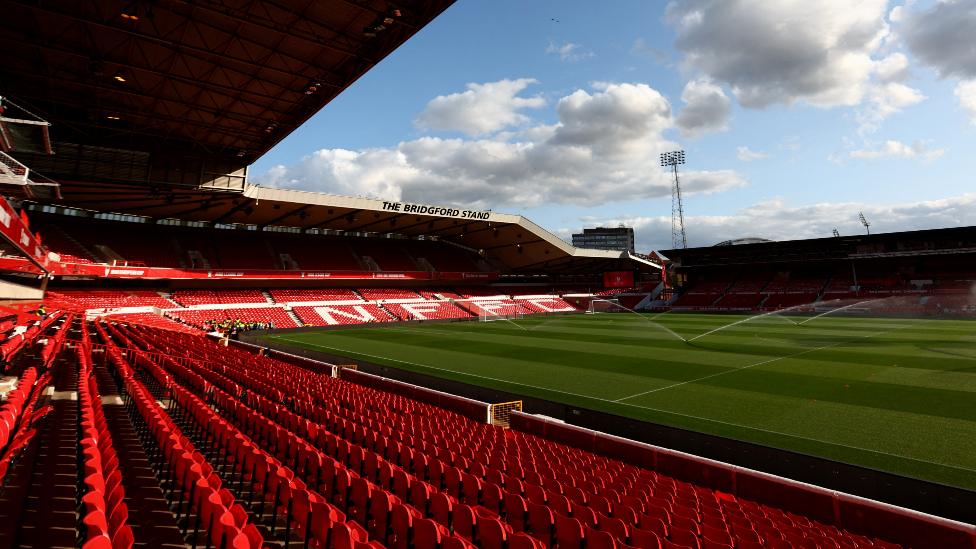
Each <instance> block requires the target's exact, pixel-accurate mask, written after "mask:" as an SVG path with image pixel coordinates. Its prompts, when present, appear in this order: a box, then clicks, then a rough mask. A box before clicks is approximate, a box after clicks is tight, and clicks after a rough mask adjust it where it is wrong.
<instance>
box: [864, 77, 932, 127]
mask: <svg viewBox="0 0 976 549" xmlns="http://www.w3.org/2000/svg"><path fill="white" fill-rule="evenodd" d="M923 100H925V96H924V95H922V92H920V91H918V90H916V89H915V88H911V87H908V86H906V85H904V84H901V83H899V82H887V83H884V84H878V85H873V86H871V88H870V90H869V92H868V99H867V105H865V106H864V107H863V108H860V109H858V111H857V114H856V118H857V121H858V123H859V126H858V133H860V134H862V135H863V134H866V133H870V132H874V131H877V130H878V128H880V127H881V123H882V122H883V121H884V120H885V119H886V118H888V117H889V116H891V115H893V114H895V113H897V112H900V111H901V110H902V109H905V108H907V107H911V106H912V105H916V104H918V103H921V102H922V101H923Z"/></svg>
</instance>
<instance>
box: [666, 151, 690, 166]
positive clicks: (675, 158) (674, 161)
mask: <svg viewBox="0 0 976 549" xmlns="http://www.w3.org/2000/svg"><path fill="white" fill-rule="evenodd" d="M684 163H685V151H671V152H666V153H661V166H662V167H663V166H677V165H679V164H684Z"/></svg>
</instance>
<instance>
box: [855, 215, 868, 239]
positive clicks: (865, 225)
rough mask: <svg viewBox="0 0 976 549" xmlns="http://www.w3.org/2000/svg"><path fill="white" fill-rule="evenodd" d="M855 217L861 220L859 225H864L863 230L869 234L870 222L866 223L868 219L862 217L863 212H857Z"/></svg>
mask: <svg viewBox="0 0 976 549" xmlns="http://www.w3.org/2000/svg"><path fill="white" fill-rule="evenodd" d="M857 218H858V220H860V221H861V225H864V230H865V231H867V232H868V234H869V235H870V234H871V224H870V223H868V219H867V218H866V217H864V212H857Z"/></svg>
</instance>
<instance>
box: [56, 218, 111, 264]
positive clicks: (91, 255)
mask: <svg viewBox="0 0 976 549" xmlns="http://www.w3.org/2000/svg"><path fill="white" fill-rule="evenodd" d="M52 227H53V228H54V229H56V230H57V231H58V232H59V233H61V236H63V237H64V238H65V239H66V240H68V241H69V242H71V243H72V244H74V245H75V246H77V247H78V249H79V250H81V251H83V252H85V255H87V256H88V259H91V260H92V261H94V262H95V263H102V262H104V261H105V259H103V258H101V257H98V256H97V255H95V254H94V253H92V251H91V249H89V248H88V246H85V245H84V244H82V243H81V242H80V241H79V240H78V239H77V238H75V237H74V236H72V235H71V234H69V233H68V231H66V230H64V229H62V228H61V227H58V226H56V225H53V226H52Z"/></svg>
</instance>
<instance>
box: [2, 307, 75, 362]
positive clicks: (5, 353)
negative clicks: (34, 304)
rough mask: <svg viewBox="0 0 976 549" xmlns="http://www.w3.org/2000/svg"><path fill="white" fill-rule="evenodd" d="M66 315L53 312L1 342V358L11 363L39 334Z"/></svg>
mask: <svg viewBox="0 0 976 549" xmlns="http://www.w3.org/2000/svg"><path fill="white" fill-rule="evenodd" d="M63 315H64V313H62V312H61V311H55V312H52V313H51V314H49V315H48V316H47V318H45V319H42V320H39V321H36V322H34V323H33V324H31V325H30V326H29V327H28V328H27V330H26V331H25V332H23V333H21V334H18V335H15V336H13V337H10V338H8V339H6V340H5V341H4V342H3V343H0V359H2V360H3V362H4V363H9V362H10V361H11V360H12V359H13V358H14V356H15V355H16V354H17V353H18V352H20V350H21V349H23V348H24V347H25V346H26V345H27V344H28V343H32V342H33V341H34V340H35V339H37V336H38V335H40V334H43V333H44V332H46V331H47V329H48V328H50V327H51V326H52V325H53V324H54V322H55V321H57V320H58V319H59V318H61V317H62V316H63Z"/></svg>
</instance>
